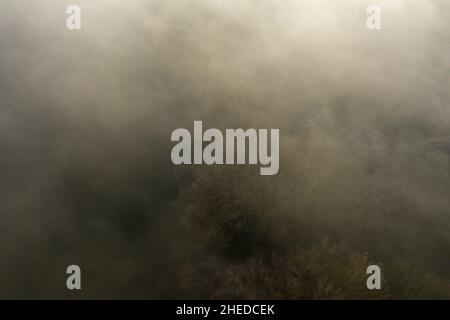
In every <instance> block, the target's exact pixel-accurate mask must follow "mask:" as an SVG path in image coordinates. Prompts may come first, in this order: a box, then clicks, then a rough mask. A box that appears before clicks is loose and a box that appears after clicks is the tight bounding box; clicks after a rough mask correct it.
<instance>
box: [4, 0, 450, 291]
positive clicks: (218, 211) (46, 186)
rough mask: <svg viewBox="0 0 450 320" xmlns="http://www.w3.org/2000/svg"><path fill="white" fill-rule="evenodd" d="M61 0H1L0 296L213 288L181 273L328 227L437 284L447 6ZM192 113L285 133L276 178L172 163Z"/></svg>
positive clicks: (443, 262)
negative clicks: (374, 25) (70, 272)
mask: <svg viewBox="0 0 450 320" xmlns="http://www.w3.org/2000/svg"><path fill="white" fill-rule="evenodd" d="M72 3H73V1H56V0H40V1H32V2H31V3H30V1H25V0H3V1H2V2H1V4H0V150H1V156H0V177H1V179H0V201H1V206H0V256H1V263H0V283H1V286H0V297H2V298H177V297H194V296H195V297H197V296H200V297H206V298H208V297H211V296H216V297H228V296H229V295H228V294H227V292H225V293H223V294H222V295H221V294H220V293H216V294H215V295H211V294H209V293H204V292H203V291H201V290H199V289H198V288H194V287H190V285H189V281H185V280H186V279H188V278H189V277H194V276H192V273H189V272H188V274H186V270H188V269H189V270H197V269H199V268H200V267H201V266H200V265H201V264H202V263H204V261H205V260H208V261H215V262H214V264H215V268H216V269H217V270H219V272H222V271H224V270H229V268H232V267H234V266H241V265H242V264H245V263H246V262H248V261H250V260H251V261H254V260H255V259H256V261H259V259H260V257H262V258H261V261H263V262H261V263H264V264H267V265H269V266H270V265H272V263H273V261H272V259H274V258H273V256H277V257H280V259H283V257H284V256H285V255H286V252H290V251H291V250H294V249H292V248H310V247H314V246H315V245H317V244H318V243H321V241H322V240H323V239H324V238H327V239H330V241H336V242H340V241H347V242H348V243H349V244H350V245H351V247H352V250H354V251H355V252H357V253H358V254H361V255H367V257H368V259H369V260H370V261H372V262H375V263H379V264H381V265H383V266H385V267H386V268H387V269H388V270H387V272H389V268H391V266H393V265H397V264H401V266H402V267H401V268H400V270H404V272H405V273H410V270H413V269H414V268H416V265H420V266H421V268H424V270H426V275H423V276H421V275H418V276H417V277H418V278H417V279H416V278H414V279H416V280H411V281H422V280H423V281H424V282H425V284H426V283H427V281H428V279H429V277H436V279H439V281H440V282H442V283H444V284H443V287H444V293H445V294H447V297H448V295H450V286H449V281H450V273H449V272H450V255H449V254H448V253H449V252H450V198H449V196H448V195H449V192H450V166H449V165H450V139H449V138H450V122H449V119H450V118H449V116H450V108H449V103H450V78H449V75H450V73H449V71H450V22H449V20H448V19H449V17H450V4H449V3H448V1H445V0H442V1H439V0H396V1H388V0H384V1H383V0H380V1H377V3H378V4H379V5H380V7H381V8H382V29H381V30H378V31H370V30H368V29H367V28H366V19H367V13H366V9H367V7H368V6H369V5H370V4H372V3H373V2H372V1H369V0H362V1H361V0H345V1H339V2H338V1H332V0H314V1H312V0H309V1H308V0H287V1H273V0H272V1H269V0H263V1H261V0H259V1H257V0H242V1H241V0H240V1H219V0H199V1H179V0H178V1H170V0H161V1H157V0H152V1H143V0H133V1H128V2H125V1H119V0H96V1H88V0H78V1H76V3H77V4H79V5H80V7H81V10H82V29H81V30H79V31H69V30H67V29H66V26H65V20H66V18H67V14H66V13H65V10H66V7H67V6H68V5H69V4H72ZM194 120H202V121H203V125H204V126H205V127H211V128H220V129H225V128H241V127H242V128H278V129H280V171H279V173H278V175H277V176H269V177H264V176H259V174H258V168H257V167H255V166H212V167H208V166H196V167H194V166H175V165H173V164H172V163H171V161H170V150H171V148H172V146H173V143H172V142H170V134H171V132H172V131H173V130H175V129H177V128H189V129H191V128H192V125H193V121H194ZM218 217H219V218H218ZM242 217H244V218H245V219H244V220H245V221H246V222H245V225H246V226H244V227H242V226H241V224H240V222H239V221H241V220H240V219H241V218H242ZM224 221H225V222H224ZM230 221H231V224H228V223H229V222H230ZM222 223H223V224H224V225H227V226H228V227H227V228H225V229H224V228H222V227H221V225H222ZM224 230H225V231H224ZM255 230H257V231H255ZM230 235H232V236H230ZM249 243H251V245H249ZM248 246H249V247H248ZM268 256H269V258H267V257H268ZM398 259H400V260H401V262H398V261H397V260H398ZM268 261H269V262H268ZM70 264H77V265H79V266H80V267H81V269H82V277H83V278H82V283H83V290H82V291H80V292H74V291H69V290H67V289H66V277H67V275H66V273H65V270H66V267H67V266H68V265H70ZM340 267H343V266H340ZM256 268H257V269H256V273H258V272H260V271H261V272H262V271H263V270H262V268H263V267H256ZM258 268H260V269H258ZM264 268H265V267H264ZM392 268H393V267H392ZM233 270H234V269H233ZM239 270H240V269H239ZM414 270H415V269H414ZM363 271H364V270H363ZM193 272H194V274H196V272H199V273H200V274H202V273H201V271H193ZM236 272H237V273H238V271H236ZM424 272H425V271H424ZM202 278H204V279H206V280H205V281H206V282H208V276H207V275H206V274H204V275H203V276H202ZM425 278H426V279H425ZM433 279H434V278H433ZM211 281H212V280H211ZM430 281H431V280H430ZM433 281H434V280H433ZM436 281H438V280H436ZM211 283H212V282H211ZM361 285H362V286H365V283H362V284H361ZM411 285H412V286H413V285H414V283H412V284H411ZM249 291H251V290H249ZM394 291H395V290H394V289H392V292H394ZM405 292H406V291H395V294H396V295H395V294H394V293H392V295H391V296H389V297H394V296H395V297H410V296H408V295H407V293H405ZM433 294H434V293H430V295H431V296H433ZM248 296H249V295H248V294H247V295H246V294H243V295H241V296H238V297H248ZM250 296H252V295H250ZM256 296H257V297H261V298H272V297H273V296H268V294H267V293H266V294H264V293H262V294H261V295H259V296H258V295H256ZM283 297H285V296H283ZM289 297H290V296H289ZM415 297H428V296H427V295H426V293H424V292H423V291H418V293H417V294H416V296H415Z"/></svg>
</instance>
